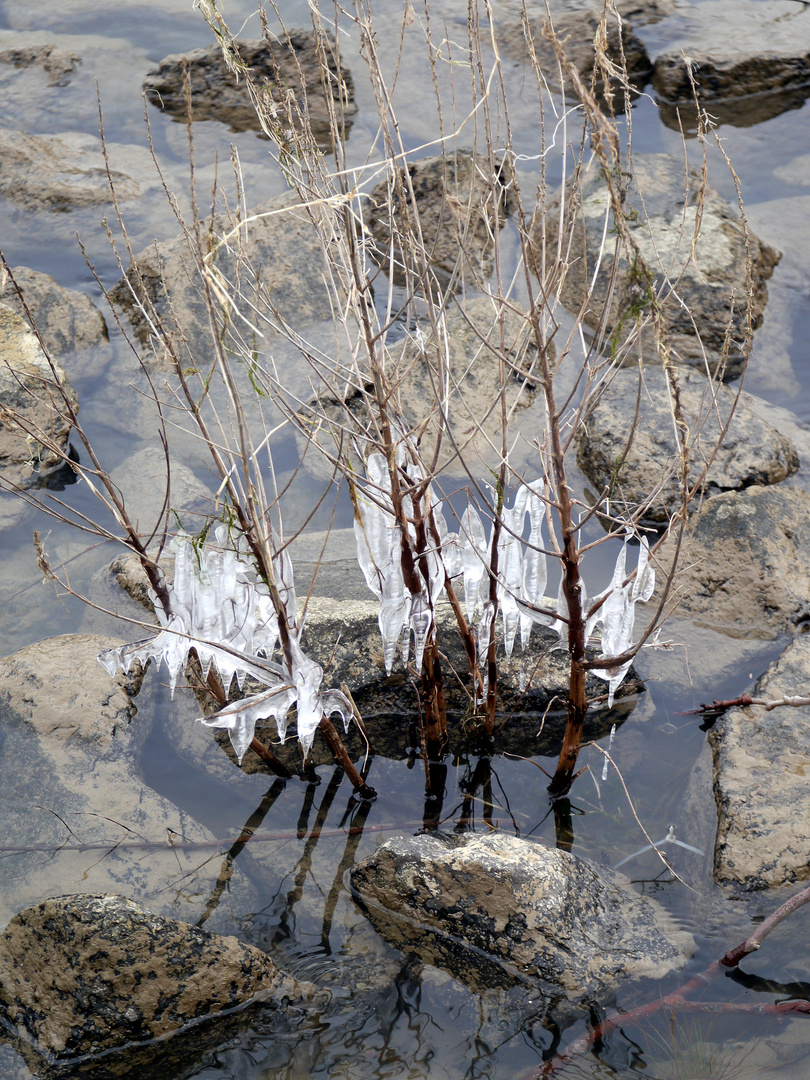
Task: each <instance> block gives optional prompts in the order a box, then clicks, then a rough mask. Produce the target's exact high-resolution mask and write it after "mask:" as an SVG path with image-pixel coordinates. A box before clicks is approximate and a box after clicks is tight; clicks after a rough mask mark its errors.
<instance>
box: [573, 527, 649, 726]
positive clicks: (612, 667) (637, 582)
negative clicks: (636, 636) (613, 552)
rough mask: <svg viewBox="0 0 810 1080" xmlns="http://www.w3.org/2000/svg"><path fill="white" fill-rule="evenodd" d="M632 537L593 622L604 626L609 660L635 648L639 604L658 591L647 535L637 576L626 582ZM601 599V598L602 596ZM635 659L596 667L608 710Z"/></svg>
mask: <svg viewBox="0 0 810 1080" xmlns="http://www.w3.org/2000/svg"><path fill="white" fill-rule="evenodd" d="M631 537H632V534H628V536H627V538H626V539H625V542H624V544H623V545H622V548H621V551H620V552H619V555H618V558H617V559H616V566H615V568H614V571H613V580H612V581H611V583H610V586H609V587H608V589H606V590H605V593H603V594H602V596H604V597H605V599H604V602H603V603H602V606H601V607H600V609H599V611H598V612H597V613H596V615H595V616H594V617H593V619H592V620H589V622H588V625H589V626H591V623H593V624H596V623H598V622H601V623H602V653H601V655H602V656H603V657H605V659H609V658H610V657H618V656H621V655H622V654H623V653H626V652H627V651H628V650H629V649H631V648H632V646H633V630H634V628H635V621H636V604H637V603H646V602H647V601H648V600H649V599H650V597H651V596H652V594H653V592H654V591H655V571H654V570H653V568H652V566H650V548H649V544H648V543H647V538H646V536H644V537H642V538H641V542H640V544H639V554H638V563H637V566H636V576H635V578H634V579H633V581H632V582H628V583H627V584H625V583H624V580H625V577H626V567H627V547H628V543H629V541H630V539H631ZM600 599H601V597H600ZM631 663H632V660H627V661H625V663H623V664H619V665H616V664H606V665H605V667H602V668H594V672H593V673H594V675H598V676H599V678H600V679H604V681H605V682H607V684H608V708H611V707H612V705H613V696H614V694H615V693H616V690H617V689H618V688H619V686H620V685H621V683H622V680H623V679H624V677H625V675H626V674H627V672H628V671H629V670H630V664H631Z"/></svg>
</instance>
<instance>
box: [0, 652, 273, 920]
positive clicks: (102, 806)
mask: <svg viewBox="0 0 810 1080" xmlns="http://www.w3.org/2000/svg"><path fill="white" fill-rule="evenodd" d="M111 644H114V643H113V642H111V641H110V640H109V639H107V638H102V637H94V636H90V635H73V636H67V637H61V638H53V639H50V640H46V641H42V642H38V643H37V644H35V645H30V646H28V647H27V648H24V649H21V650H20V651H19V652H17V653H14V654H13V655H12V656H8V657H5V658H4V659H2V660H0V729H1V730H2V735H3V760H4V767H3V769H2V771H0V831H2V835H3V838H4V841H3V842H4V845H5V846H6V848H7V849H11V850H7V851H6V853H5V855H4V858H3V874H2V877H0V924H2V923H4V922H6V921H7V920H8V919H9V918H10V917H11V916H12V915H13V914H14V913H15V912H17V911H20V910H22V909H23V908H25V907H28V906H29V905H31V904H35V903H38V902H39V901H41V900H42V899H43V897H47V896H55V895H61V894H63V893H65V892H67V891H74V892H80V891H87V890H90V891H94V892H115V893H122V894H124V895H127V896H131V897H133V898H134V899H136V900H138V901H140V902H143V903H147V904H148V905H149V906H150V908H152V909H153V910H154V911H155V912H157V913H160V914H162V915H165V916H175V917H180V918H184V919H188V920H189V921H196V920H197V919H199V918H200V917H201V916H202V915H206V918H208V917H209V916H210V925H212V926H213V927H215V928H216V927H217V926H219V925H222V923H221V922H220V921H219V920H220V919H222V920H223V921H224V920H226V919H227V918H228V917H229V916H230V917H233V914H234V911H236V912H237V913H241V912H242V911H243V905H244V907H248V908H251V909H252V905H253V904H254V903H255V894H254V892H253V890H252V888H251V887H250V886H249V885H248V883H247V881H246V879H245V878H244V876H243V875H242V874H241V871H240V870H239V868H238V867H235V868H234V873H235V877H234V878H233V879H232V880H231V883H230V889H231V891H230V892H229V893H228V894H227V895H226V896H224V897H222V899H221V901H219V902H218V904H216V905H214V907H215V908H216V910H214V908H211V910H210V911H208V910H207V909H208V903H209V898H211V897H212V896H214V894H215V893H216V890H217V879H218V874H219V869H220V863H221V860H220V859H213V860H209V859H208V858H207V855H208V854H210V853H211V847H212V842H213V847H214V850H216V846H215V845H216V842H215V840H214V837H213V835H212V834H211V833H210V832H209V831H208V830H207V829H204V828H203V827H202V826H201V825H200V824H198V822H196V821H195V820H194V819H193V818H190V817H189V816H188V815H187V814H186V813H185V812H184V811H182V810H180V809H179V808H178V807H177V806H175V805H174V804H173V803H171V802H170V801H169V800H168V799H166V798H164V797H163V796H161V795H158V794H157V793H156V792H154V791H152V790H151V789H150V788H149V787H147V786H146V784H145V783H144V782H143V780H142V779H141V777H140V775H139V762H140V754H141V749H142V747H143V744H144V742H145V740H146V738H147V736H148V734H149V731H150V722H149V718H148V711H147V713H146V715H143V716H138V717H137V718H136V707H135V702H134V700H133V694H134V692H135V690H136V689H137V687H138V679H134V678H133V679H130V680H125V679H123V678H122V677H120V676H119V678H118V679H116V680H113V679H111V678H110V677H109V675H108V674H107V673H106V672H105V671H104V670H103V669H102V668H101V666H100V665H99V663H98V661H97V660H96V656H97V654H98V653H99V652H100V651H101V650H102V649H103V648H106V647H109V646H110V645H111ZM201 851H203V852H205V853H206V854H205V855H203V856H201V854H200V853H201ZM145 856H148V857H145ZM173 885H174V887H172V886H173Z"/></svg>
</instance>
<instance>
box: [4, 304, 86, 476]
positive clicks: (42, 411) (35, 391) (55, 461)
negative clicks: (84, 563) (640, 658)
mask: <svg viewBox="0 0 810 1080" xmlns="http://www.w3.org/2000/svg"><path fill="white" fill-rule="evenodd" d="M63 395H64V397H66V398H67V401H68V402H69V403H70V406H71V407H72V408H73V409H74V410H75V411H78V408H79V401H78V398H77V397H76V394H75V392H74V391H73V388H72V387H71V385H70V383H69V382H68V379H67V375H66V374H65V372H64V370H63V369H62V368H61V367H60V365H59V364H58V363H57V362H56V361H55V360H51V362H49V361H48V360H47V359H46V357H45V354H44V353H43V351H42V348H41V347H40V344H39V342H38V341H37V338H36V335H35V334H34V332H33V330H32V329H31V327H30V326H29V325H28V323H27V322H26V321H25V319H23V318H22V317H21V316H20V315H18V314H17V313H16V312H15V311H13V310H12V309H11V308H10V307H8V306H7V305H6V304H4V303H0V472H2V475H3V478H4V479H5V480H7V481H8V482H9V483H12V484H17V485H19V486H22V487H27V486H30V485H32V484H36V483H38V482H39V481H41V480H44V479H45V478H46V477H47V475H48V474H49V472H52V471H53V470H54V469H56V468H58V467H59V466H60V465H61V464H62V458H61V456H60V455H59V453H57V452H56V449H55V448H49V445H48V444H53V445H54V447H58V448H60V449H64V448H65V447H66V446H67V441H68V436H69V435H70V430H71V422H70V418H69V416H67V415H66V403H65V401H64V398H63ZM8 410H13V412H14V413H15V414H17V417H18V420H20V421H21V423H18V422H16V421H15V420H14V419H13V418H12V416H11V415H10V413H9V411H8ZM29 433H30V438H29ZM37 433H41V438H42V440H43V441H42V442H39V441H38V440H37V438H36V434H37ZM43 443H44V444H45V445H43Z"/></svg>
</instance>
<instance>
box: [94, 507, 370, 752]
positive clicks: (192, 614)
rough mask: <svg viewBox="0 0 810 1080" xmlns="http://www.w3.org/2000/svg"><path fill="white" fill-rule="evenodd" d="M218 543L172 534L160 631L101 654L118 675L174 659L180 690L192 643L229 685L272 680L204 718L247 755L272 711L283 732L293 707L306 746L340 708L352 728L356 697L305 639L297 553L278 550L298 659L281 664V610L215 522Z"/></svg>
mask: <svg viewBox="0 0 810 1080" xmlns="http://www.w3.org/2000/svg"><path fill="white" fill-rule="evenodd" d="M215 535H216V542H215V543H213V544H212V543H210V542H206V543H205V544H204V545H202V546H201V545H199V544H197V545H195V544H194V543H193V542H192V539H191V538H190V537H189V536H187V535H186V534H184V533H181V534H179V535H177V536H176V537H174V538H173V540H172V541H171V545H170V546H171V548H172V550H173V551H174V581H173V583H172V584H171V585H169V586H168V595H169V603H168V611H165V610H164V608H163V606H162V604H161V603H160V602H159V600H158V598H157V596H156V595H155V593H154V592H153V591H152V590H151V589H150V591H149V596H150V599H151V601H152V604H153V606H154V609H155V614H156V615H157V618H158V621H159V623H160V626H161V629H160V631H159V632H158V633H157V634H156V635H155V636H154V637H151V638H147V639H146V640H144V641H136V642H133V643H132V644H130V645H119V646H118V647H117V648H114V649H105V650H104V651H103V652H101V653H99V656H98V659H99V663H100V664H101V665H102V666H103V667H104V668H105V669H106V670H107V671H108V672H109V674H110V675H115V673H116V672H117V671H118V670H119V669H123V670H124V671H125V672H128V671H129V669H130V667H131V666H132V664H133V663H135V662H136V661H138V662H140V663H141V664H144V665H145V664H146V663H147V661H148V660H154V661H155V663H156V664H157V665H158V666H160V664H161V663H163V664H165V665H166V668H167V670H168V672H169V686H170V688H171V692H172V694H174V689H175V686H176V685H177V677H178V675H179V674H180V673H181V672H182V671H183V670H184V669H185V666H186V663H187V662H188V657H189V653H190V652H191V650H192V649H193V650H194V651H195V652H196V654H197V657H198V659H199V662H200V667H201V669H202V674H203V678H207V677H208V673H209V671H210V670H211V667H212V665H213V666H214V667H215V668H216V670H217V674H218V675H219V679H220V681H221V683H222V686H223V689H224V690H225V692H226V693H227V692H228V690H229V689H230V687H231V684H232V682H233V680H234V679H236V682H237V685H238V687H239V689H240V690H241V689H242V687H243V686H244V683H245V679H246V678H247V677H248V676H251V677H252V678H253V679H255V680H256V681H257V682H259V683H261V684H262V685H263V686H266V687H267V689H266V690H264V691H262V692H261V693H257V694H251V695H250V696H248V697H246V698H243V699H242V700H239V701H235V702H232V703H231V704H229V705H226V706H225V707H224V708H222V709H220V710H219V711H218V712H216V713H213V714H212V715H211V716H204V717H201V718H200V720H201V722H202V723H203V724H205V725H206V726H207V727H217V728H224V729H225V730H226V731H227V732H228V736H229V737H230V740H231V744H232V746H233V748H234V752H235V753H236V756H237V758H238V759H239V761H240V763H241V761H242V756H243V755H244V753H245V751H246V750H247V748H248V747H249V746H250V744H251V742H252V741H253V737H254V733H255V728H256V723H257V722H258V721H259V720H262V719H269V718H270V717H272V718H273V719H274V720H275V723H276V728H277V730H278V737H279V739H280V740H281V741H282V742H284V740H285V738H286V735H287V722H288V713H289V711H290V709H291V708H292V706H293V705H295V706H296V712H297V721H296V723H297V730H298V740H299V742H300V743H301V746H302V748H303V750H304V753H305V754H308V753H309V751H310V749H311V748H312V741H313V739H314V737H315V730H316V728H317V727H318V724H319V723H320V720H321V717H322V716H324V715H327V716H329V715H331V714H332V713H338V714H339V715H340V717H341V719H342V720H343V726H344V728H346V729H348V726H349V720H350V718H351V716H352V709H351V704H350V703H349V701H348V699H347V698H346V697H345V696H344V695H343V694H341V693H340V692H339V691H337V690H326V691H324V690H322V689H321V683H322V681H323V668H321V667H320V666H319V665H318V664H316V663H315V662H314V661H313V660H310V659H308V658H307V657H306V656H305V655H304V653H303V651H302V650H301V646H300V642H299V640H298V637H299V633H300V632H299V630H298V624H297V612H296V600H295V586H294V583H293V568H292V562H291V560H290V557H289V555H288V554H287V552H286V551H283V552H282V553H280V554H278V555H276V557H275V559H274V560H273V561H274V571H275V576H276V584H277V586H278V591H279V594H280V596H281V602H282V604H283V606H284V612H285V615H286V618H287V622H288V625H289V627H290V653H291V663H288V662H287V659H286V657H283V658H282V661H281V663H280V664H277V663H274V662H273V661H272V660H270V659H269V658H270V657H271V656H272V653H273V650H274V649H275V647H276V643H277V641H278V637H279V627H278V616H277V614H276V610H275V608H274V607H273V602H272V600H271V597H270V590H269V589H268V587H267V585H266V584H265V583H264V582H263V581H261V580H257V576H256V573H255V571H254V570H253V568H252V567H251V565H250V563H248V562H247V561H246V559H245V558H244V552H243V551H241V550H240V548H239V546H238V545H234V543H233V542H232V540H231V538H230V536H229V532H228V529H227V528H226V527H225V526H224V525H220V526H219V527H218V528H217V529H216V534H215Z"/></svg>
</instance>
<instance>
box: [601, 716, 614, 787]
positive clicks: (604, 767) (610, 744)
mask: <svg viewBox="0 0 810 1080" xmlns="http://www.w3.org/2000/svg"><path fill="white" fill-rule="evenodd" d="M615 737H616V725H615V724H614V725H613V726H612V727H611V729H610V738H609V739H608V753H610V751H611V750H612V749H613V740H614V738H615ZM607 776H608V759H607V758H605V761H604V764H603V765H602V779H603V780H607Z"/></svg>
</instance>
